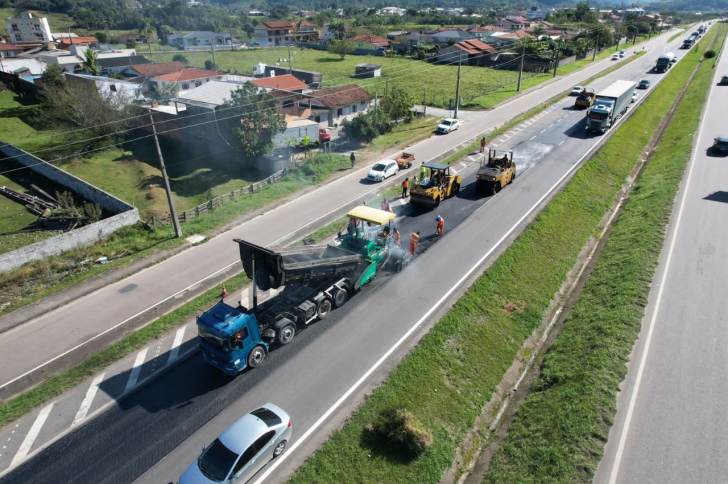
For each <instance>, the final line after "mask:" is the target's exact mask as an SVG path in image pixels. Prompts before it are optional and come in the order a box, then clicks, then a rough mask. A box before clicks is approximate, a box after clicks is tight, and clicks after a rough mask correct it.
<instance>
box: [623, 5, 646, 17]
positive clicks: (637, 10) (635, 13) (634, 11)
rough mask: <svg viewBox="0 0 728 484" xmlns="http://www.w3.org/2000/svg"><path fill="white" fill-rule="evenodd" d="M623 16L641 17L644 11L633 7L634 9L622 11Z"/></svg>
mask: <svg viewBox="0 0 728 484" xmlns="http://www.w3.org/2000/svg"><path fill="white" fill-rule="evenodd" d="M624 13H625V14H630V13H631V14H634V15H636V16H637V17H642V16H643V15H644V14H645V9H644V8H640V7H634V8H625V9H624Z"/></svg>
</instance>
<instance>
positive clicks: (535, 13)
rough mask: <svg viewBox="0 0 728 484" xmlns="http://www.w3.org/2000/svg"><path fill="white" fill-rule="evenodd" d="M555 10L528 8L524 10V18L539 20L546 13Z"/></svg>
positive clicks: (544, 16)
mask: <svg viewBox="0 0 728 484" xmlns="http://www.w3.org/2000/svg"><path fill="white" fill-rule="evenodd" d="M555 11H556V9H554V8H549V9H546V10H530V11H528V12H526V15H525V17H526V20H539V19H545V18H546V16H547V15H549V14H553V13H554V12H555Z"/></svg>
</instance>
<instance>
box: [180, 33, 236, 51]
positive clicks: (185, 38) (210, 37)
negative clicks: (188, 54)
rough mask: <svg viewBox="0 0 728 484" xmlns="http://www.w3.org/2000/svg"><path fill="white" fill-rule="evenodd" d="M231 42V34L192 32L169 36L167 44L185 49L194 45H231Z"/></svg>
mask: <svg viewBox="0 0 728 484" xmlns="http://www.w3.org/2000/svg"><path fill="white" fill-rule="evenodd" d="M231 43H232V36H231V35H230V34H218V33H216V32H190V33H189V34H177V35H170V36H168V37H167V45H171V46H172V47H178V48H180V49H183V50H187V49H190V48H194V47H210V46H218V45H230V44H231Z"/></svg>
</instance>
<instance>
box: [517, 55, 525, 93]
mask: <svg viewBox="0 0 728 484" xmlns="http://www.w3.org/2000/svg"><path fill="white" fill-rule="evenodd" d="M525 58H526V44H523V52H521V67H520V69H518V89H516V92H521V78H522V77H523V60H524V59H525Z"/></svg>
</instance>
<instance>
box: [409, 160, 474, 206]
mask: <svg viewBox="0 0 728 484" xmlns="http://www.w3.org/2000/svg"><path fill="white" fill-rule="evenodd" d="M422 166H424V167H425V168H426V170H427V171H426V172H427V173H429V176H425V177H423V179H421V180H418V181H417V183H416V184H415V185H414V186H413V187H412V189H411V190H410V203H412V204H413V205H419V206H423V207H430V208H435V207H437V206H438V205H440V202H441V201H443V200H445V199H446V198H449V197H452V196H455V195H457V194H458V192H459V191H460V184H461V183H462V178H461V177H460V175H456V174H454V173H452V171H451V168H450V165H443V164H442V163H432V162H427V163H423V164H422Z"/></svg>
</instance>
